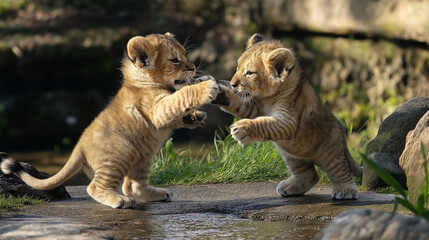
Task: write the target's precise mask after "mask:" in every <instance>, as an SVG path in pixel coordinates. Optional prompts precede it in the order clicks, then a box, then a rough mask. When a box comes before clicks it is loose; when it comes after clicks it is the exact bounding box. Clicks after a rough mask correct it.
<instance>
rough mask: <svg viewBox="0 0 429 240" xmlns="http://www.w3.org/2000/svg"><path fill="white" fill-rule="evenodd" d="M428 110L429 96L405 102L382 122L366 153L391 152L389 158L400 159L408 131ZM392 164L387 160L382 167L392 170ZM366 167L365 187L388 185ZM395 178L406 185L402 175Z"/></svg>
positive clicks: (364, 174)
mask: <svg viewBox="0 0 429 240" xmlns="http://www.w3.org/2000/svg"><path fill="white" fill-rule="evenodd" d="M428 110H429V97H416V98H413V99H410V100H408V101H407V102H405V103H403V104H402V105H401V106H399V107H398V108H397V109H396V111H395V112H393V113H392V114H391V115H389V116H388V117H387V118H386V119H385V120H384V121H383V122H382V123H381V126H380V128H379V130H378V133H377V136H376V137H375V138H374V139H373V140H372V141H370V142H369V143H368V145H367V146H366V149H365V154H366V155H367V156H368V155H370V154H374V153H383V154H391V155H392V157H391V158H388V159H398V158H399V157H400V156H401V154H402V152H403V151H404V148H405V140H406V137H407V134H408V132H409V131H411V130H413V129H414V128H415V127H416V124H417V122H418V121H419V120H420V119H421V118H422V116H423V115H424V114H425V113H426V112H427V111H428ZM392 164H394V165H397V162H396V160H392ZM392 164H389V163H386V162H385V163H384V165H383V166H384V167H383V166H381V167H383V168H385V170H386V171H388V172H390V170H389V169H388V168H387V167H386V166H390V165H392ZM364 169H365V170H366V171H364V172H363V179H364V180H363V185H364V186H365V187H367V188H368V189H377V188H382V187H386V185H385V184H384V182H383V181H382V180H381V179H380V178H379V177H378V176H376V175H375V174H374V172H373V171H372V170H371V169H369V168H368V167H367V166H364ZM398 176H402V174H400V175H398ZM395 178H396V179H397V180H398V181H400V182H401V184H402V185H404V180H403V179H402V177H397V176H395ZM404 187H405V186H404Z"/></svg>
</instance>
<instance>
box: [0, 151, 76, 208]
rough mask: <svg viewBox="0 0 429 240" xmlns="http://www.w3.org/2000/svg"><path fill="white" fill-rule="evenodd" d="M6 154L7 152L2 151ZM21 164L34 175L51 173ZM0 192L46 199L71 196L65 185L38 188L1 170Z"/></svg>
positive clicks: (42, 177) (42, 175)
mask: <svg viewBox="0 0 429 240" xmlns="http://www.w3.org/2000/svg"><path fill="white" fill-rule="evenodd" d="M0 154H2V158H3V156H6V157H7V155H5V153H0ZM20 164H21V166H22V167H23V168H24V169H25V170H26V171H27V172H28V173H29V174H30V175H32V176H33V177H36V178H40V179H45V178H49V177H50V175H49V174H47V173H45V172H39V171H37V170H36V168H34V167H33V166H32V165H31V164H28V163H25V162H20ZM0 194H5V195H6V196H9V195H12V196H14V197H22V196H29V197H33V198H38V199H46V200H49V201H52V200H60V199H64V198H70V195H69V194H68V192H67V190H66V189H65V187H64V186H60V187H57V188H54V189H51V190H37V189H34V188H32V187H30V186H28V185H27V184H25V183H24V182H23V181H22V180H21V179H20V178H19V177H17V176H16V175H14V174H11V175H6V174H3V173H2V172H1V171H0Z"/></svg>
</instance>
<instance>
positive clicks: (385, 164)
mask: <svg viewBox="0 0 429 240" xmlns="http://www.w3.org/2000/svg"><path fill="white" fill-rule="evenodd" d="M368 158H369V159H371V160H372V161H373V162H375V163H376V164H378V165H379V166H380V167H382V168H383V169H384V170H386V171H387V172H388V173H390V175H392V176H393V177H394V178H395V179H396V180H398V181H399V183H400V184H401V185H402V187H403V188H405V189H406V188H407V177H406V176H405V172H404V170H402V168H401V167H400V166H399V157H398V156H395V155H393V154H390V153H371V154H370V155H368ZM363 184H364V185H365V186H366V187H368V188H370V189H377V188H380V187H387V186H388V185H387V184H386V183H385V182H384V181H383V180H382V179H381V178H380V177H379V176H378V175H377V174H375V172H374V171H372V170H371V169H370V168H369V167H368V165H366V164H365V165H364V168H363Z"/></svg>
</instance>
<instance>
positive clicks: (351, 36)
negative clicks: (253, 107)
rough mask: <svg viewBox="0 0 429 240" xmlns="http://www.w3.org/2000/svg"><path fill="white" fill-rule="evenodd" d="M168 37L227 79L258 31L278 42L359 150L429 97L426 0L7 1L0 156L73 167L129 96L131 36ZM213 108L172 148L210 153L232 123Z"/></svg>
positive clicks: (1, 15)
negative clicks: (394, 117) (103, 118)
mask: <svg viewBox="0 0 429 240" xmlns="http://www.w3.org/2000/svg"><path fill="white" fill-rule="evenodd" d="M167 31H169V32H172V33H174V34H175V35H176V38H177V39H178V41H179V42H182V43H184V42H185V41H186V40H187V39H188V40H190V42H191V46H190V48H189V49H188V57H189V58H190V59H191V60H192V61H194V63H196V65H200V66H201V67H200V69H201V70H204V71H205V72H206V73H208V74H211V75H213V76H214V77H216V78H217V79H228V80H229V79H230V78H231V76H232V75H233V74H234V70H235V68H236V60H237V58H238V57H239V56H240V54H241V53H242V52H243V50H244V48H245V43H246V41H247V39H248V38H249V37H250V36H251V35H252V34H253V33H256V32H258V33H261V34H264V35H265V36H266V37H269V38H276V39H279V40H281V41H282V42H283V43H284V44H285V46H286V47H289V48H292V49H293V50H294V51H295V52H296V55H297V56H298V58H299V61H300V63H301V65H302V66H303V70H304V72H305V74H306V75H307V77H309V79H311V81H312V83H313V85H314V87H315V88H316V91H317V92H318V93H319V94H320V96H321V98H322V100H323V102H325V103H326V105H328V106H329V107H330V108H331V109H332V110H333V112H334V113H335V114H336V115H337V116H338V117H339V118H340V119H342V121H343V122H344V123H345V125H346V126H347V127H348V128H349V129H350V130H351V132H352V134H351V135H352V136H351V140H350V141H351V142H350V144H351V145H352V146H351V147H353V148H360V149H362V148H363V146H364V145H365V143H366V142H367V141H368V140H370V139H371V138H372V137H373V136H374V135H375V134H376V132H377V129H378V126H379V124H380V123H381V121H382V120H383V119H384V118H385V117H386V116H387V115H388V114H389V113H391V112H392V111H393V110H394V109H395V108H396V107H397V106H398V105H400V104H401V103H403V102H404V101H405V100H407V99H410V98H412V97H414V96H420V95H428V93H429V84H428V83H429V81H428V80H429V1H424V0H408V1H406V0H342V1H334V0H212V1H204V0H150V1H149V0H147V1H146V0H0V151H7V152H15V153H16V155H12V156H13V157H15V158H17V159H18V160H22V161H30V162H31V160H34V161H35V160H37V161H38V163H39V164H41V163H43V162H44V161H45V160H46V159H48V160H46V164H47V165H49V163H48V162H49V161H50V160H49V159H51V158H55V157H58V156H60V157H62V158H65V159H67V158H68V154H69V151H70V150H71V149H72V148H73V146H74V144H75V143H76V141H77V140H78V138H79V136H80V134H81V133H82V131H83V130H84V129H85V127H86V126H88V124H89V123H90V122H91V121H92V119H94V118H95V117H96V116H97V114H98V113H99V112H100V111H101V110H102V109H103V108H104V107H105V106H106V105H107V103H108V102H109V99H110V98H111V97H112V96H114V95H115V93H116V92H117V90H118V89H119V88H120V86H121V73H120V71H119V68H120V61H121V59H122V57H123V54H124V51H125V46H126V43H127V41H128V39H129V38H131V37H132V36H136V35H146V34H150V33H165V32H167ZM204 110H205V111H208V112H209V115H208V120H207V125H206V127H205V128H198V129H196V130H193V131H189V130H178V131H176V132H175V133H174V142H175V144H176V143H177V144H179V145H183V146H185V145H199V144H202V143H206V144H211V143H212V142H213V138H214V135H215V132H216V131H217V130H218V129H225V127H226V126H228V125H229V124H230V123H231V121H232V117H231V116H229V115H227V114H225V113H222V112H221V111H219V110H218V109H217V107H214V106H206V107H204ZM43 159H45V160H43ZM48 172H49V171H48Z"/></svg>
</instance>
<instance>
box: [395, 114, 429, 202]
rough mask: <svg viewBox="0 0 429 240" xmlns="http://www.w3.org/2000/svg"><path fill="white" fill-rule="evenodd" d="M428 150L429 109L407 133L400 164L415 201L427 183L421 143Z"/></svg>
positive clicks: (410, 193)
mask: <svg viewBox="0 0 429 240" xmlns="http://www.w3.org/2000/svg"><path fill="white" fill-rule="evenodd" d="M422 143H423V145H424V146H425V148H426V151H428V147H429V111H428V112H426V114H425V115H424V116H423V117H422V118H421V119H420V121H419V122H418V123H417V125H416V127H415V128H414V130H412V131H410V132H409V133H408V135H407V142H406V144H405V149H404V152H403V153H402V155H401V157H400V159H399V164H400V166H401V167H402V168H403V169H404V171H405V174H406V176H407V187H408V194H409V198H410V200H411V201H413V202H415V201H416V200H417V197H418V196H419V194H420V193H421V192H422V187H423V186H424V184H425V177H426V175H425V171H424V165H423V163H424V158H423V154H422V149H421V144H422Z"/></svg>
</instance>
